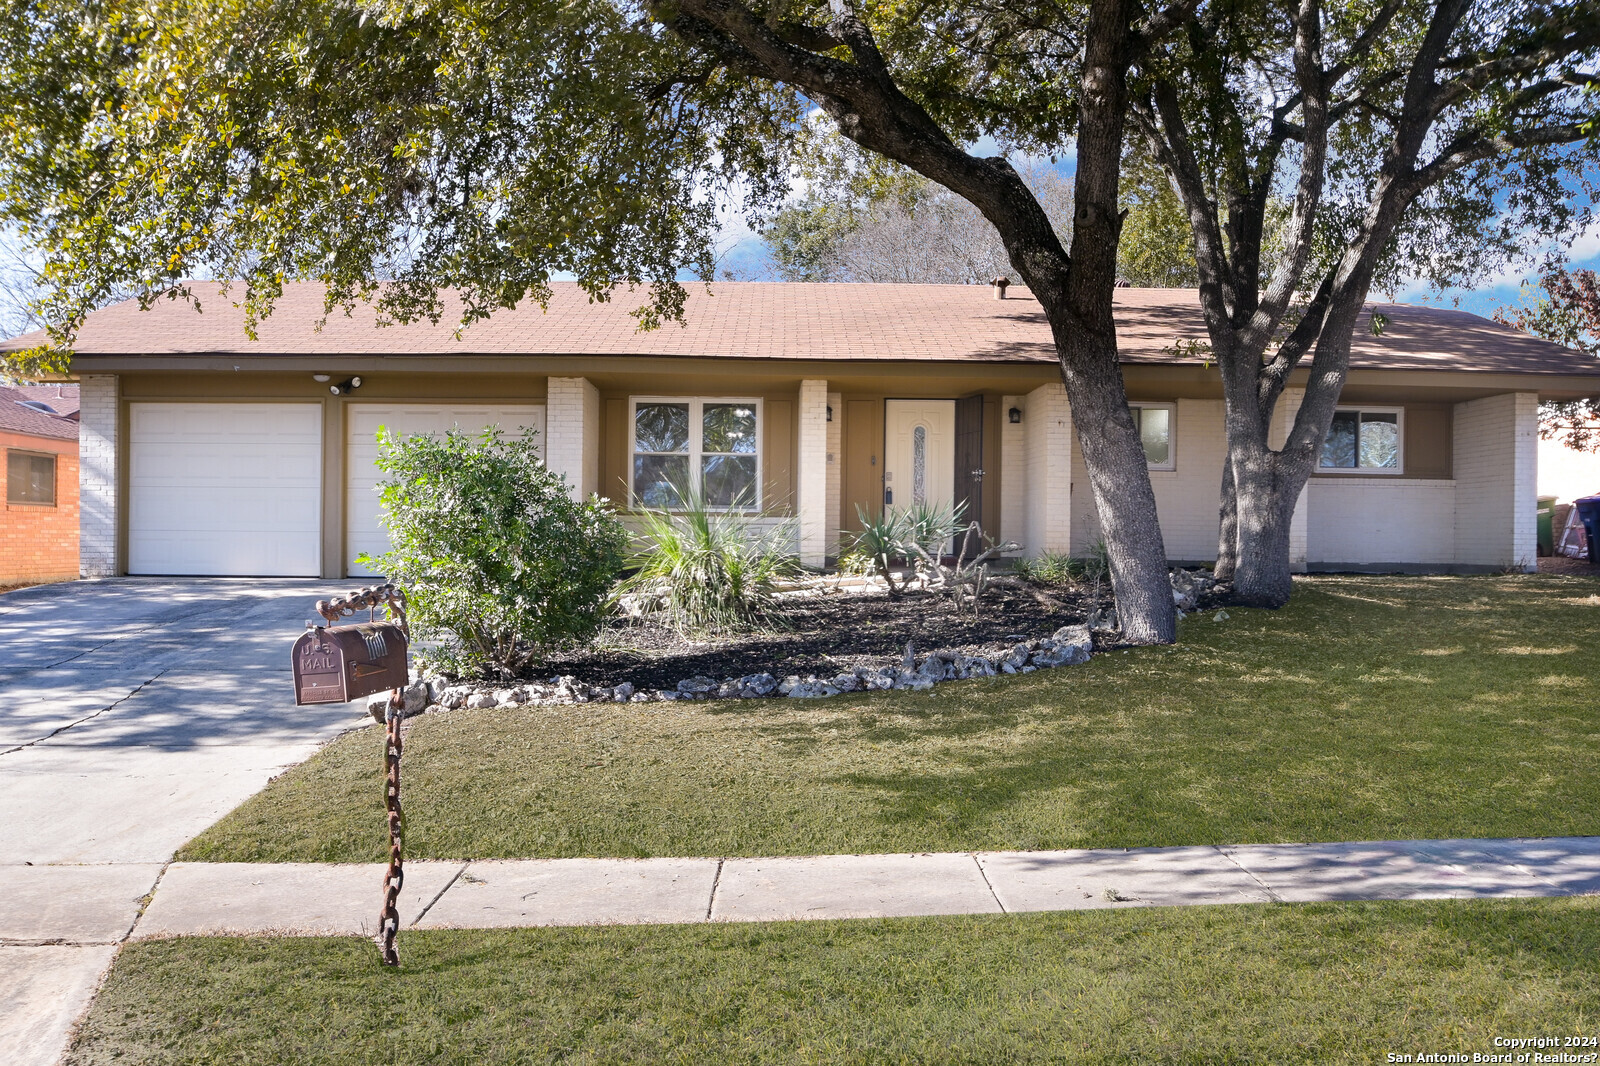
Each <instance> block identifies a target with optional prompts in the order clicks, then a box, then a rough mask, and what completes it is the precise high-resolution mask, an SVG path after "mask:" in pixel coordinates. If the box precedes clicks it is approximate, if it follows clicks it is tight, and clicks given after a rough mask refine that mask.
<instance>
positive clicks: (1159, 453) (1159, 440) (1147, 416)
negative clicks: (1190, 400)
mask: <svg viewBox="0 0 1600 1066" xmlns="http://www.w3.org/2000/svg"><path fill="white" fill-rule="evenodd" d="M1128 410H1129V411H1131V412H1133V424H1134V425H1135V426H1138V427H1139V441H1140V443H1142V444H1143V445H1144V459H1145V462H1146V463H1148V464H1149V466H1150V469H1151V470H1175V469H1177V465H1178V464H1177V457H1176V455H1175V454H1174V449H1173V447H1172V424H1173V422H1175V421H1176V420H1177V413H1178V411H1177V405H1176V404H1170V403H1131V404H1129V405H1128Z"/></svg>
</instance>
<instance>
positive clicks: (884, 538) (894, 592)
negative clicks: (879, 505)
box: [850, 503, 906, 599]
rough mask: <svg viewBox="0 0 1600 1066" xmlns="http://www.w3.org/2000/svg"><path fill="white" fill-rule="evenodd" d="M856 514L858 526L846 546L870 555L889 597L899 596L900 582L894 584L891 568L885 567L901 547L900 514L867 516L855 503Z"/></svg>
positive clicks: (902, 530)
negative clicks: (859, 526) (853, 540)
mask: <svg viewBox="0 0 1600 1066" xmlns="http://www.w3.org/2000/svg"><path fill="white" fill-rule="evenodd" d="M856 518H857V519H859V520H860V522H861V529H860V530H858V531H857V532H856V538H855V543H854V544H852V545H851V548H850V550H851V551H853V552H856V553H858V554H860V555H864V556H866V557H867V558H868V559H870V560H871V561H872V565H873V567H874V568H875V569H876V570H877V571H878V576H879V577H881V578H883V581H884V584H886V585H888V586H889V598H890V599H899V598H900V586H898V585H896V584H895V582H894V572H893V571H892V570H890V569H889V567H890V565H891V564H893V562H894V560H895V559H896V558H897V557H899V556H900V555H901V554H902V553H903V552H904V550H905V549H904V540H905V531H906V530H905V521H904V519H903V517H902V516H901V515H899V514H888V513H883V512H880V513H879V514H878V516H877V517H875V518H869V517H868V516H867V512H866V511H865V510H863V509H862V507H861V505H860V504H859V503H858V504H856Z"/></svg>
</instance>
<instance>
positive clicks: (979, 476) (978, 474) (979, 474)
mask: <svg viewBox="0 0 1600 1066" xmlns="http://www.w3.org/2000/svg"><path fill="white" fill-rule="evenodd" d="M968 473H970V474H971V475H972V480H974V481H982V480H983V471H982V470H972V471H968Z"/></svg>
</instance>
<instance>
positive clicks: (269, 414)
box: [128, 403, 322, 577]
mask: <svg viewBox="0 0 1600 1066" xmlns="http://www.w3.org/2000/svg"><path fill="white" fill-rule="evenodd" d="M129 422H130V426H129V430H130V432H129V445H130V454H129V469H130V477H129V509H128V526H129V544H128V571H129V572H130V573H134V574H217V575H229V576H261V577H307V576H315V575H316V574H318V573H319V572H320V570H321V562H320V561H321V548H322V449H321V439H322V407H321V405H320V404H306V403H297V404H247V403H196V404H171V403H136V404H132V405H130V409H129Z"/></svg>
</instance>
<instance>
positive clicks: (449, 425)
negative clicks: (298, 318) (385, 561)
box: [344, 403, 544, 577]
mask: <svg viewBox="0 0 1600 1066" xmlns="http://www.w3.org/2000/svg"><path fill="white" fill-rule="evenodd" d="M345 418H346V426H347V431H348V434H349V450H348V451H347V452H346V453H345V454H346V459H345V461H346V463H347V467H346V474H345V484H346V485H347V486H348V488H347V489H346V495H345V511H344V513H345V561H346V566H347V573H349V574H350V575H351V576H362V577H365V576H370V575H371V574H372V571H371V570H369V569H367V568H365V567H363V566H359V565H357V563H356V561H355V559H356V556H358V555H360V554H361V553H363V552H366V553H368V554H371V555H382V554H383V553H384V552H386V551H388V550H389V536H388V534H387V533H385V532H384V529H383V522H382V519H381V516H380V513H379V508H378V482H379V481H380V480H382V478H383V472H382V471H381V470H379V469H378V466H377V458H378V427H379V426H383V427H385V428H387V429H388V430H389V432H390V433H393V434H395V435H396V436H401V437H410V436H415V435H416V434H419V433H444V432H445V431H446V430H449V429H456V428H459V429H461V430H463V431H464V432H467V433H480V432H482V431H483V430H484V429H486V428H488V427H489V426H499V427H500V428H501V429H502V430H503V431H504V432H505V435H506V436H507V437H511V436H515V435H519V434H520V433H521V432H522V431H524V430H528V429H531V430H533V431H534V432H536V433H538V434H539V435H540V439H541V443H542V440H543V435H544V405H543V404H368V403H358V404H351V405H350V406H349V407H348V408H347V409H346V411H345ZM540 451H541V452H542V451H543V448H542V447H541V449H540Z"/></svg>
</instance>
